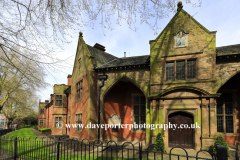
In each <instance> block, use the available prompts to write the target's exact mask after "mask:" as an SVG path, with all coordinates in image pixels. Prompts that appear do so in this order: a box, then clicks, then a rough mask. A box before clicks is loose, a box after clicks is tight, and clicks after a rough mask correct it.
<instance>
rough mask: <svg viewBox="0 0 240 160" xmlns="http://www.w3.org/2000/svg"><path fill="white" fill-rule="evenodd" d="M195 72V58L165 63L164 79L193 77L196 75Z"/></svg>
mask: <svg viewBox="0 0 240 160" xmlns="http://www.w3.org/2000/svg"><path fill="white" fill-rule="evenodd" d="M175 64H176V66H175ZM196 72H197V70H196V59H195V60H184V61H174V62H167V63H166V81H170V80H185V79H194V78H196V75H197V74H196ZM175 73H176V75H175ZM175 76H176V78H175Z"/></svg>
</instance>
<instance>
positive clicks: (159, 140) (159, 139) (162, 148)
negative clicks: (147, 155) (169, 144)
mask: <svg viewBox="0 0 240 160" xmlns="http://www.w3.org/2000/svg"><path fill="white" fill-rule="evenodd" d="M155 144H156V145H158V146H160V147H158V146H156V145H154V150H155V151H161V152H165V144H164V140H163V137H162V134H161V133H158V135H157V138H156V140H155Z"/></svg>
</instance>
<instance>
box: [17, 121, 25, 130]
mask: <svg viewBox="0 0 240 160" xmlns="http://www.w3.org/2000/svg"><path fill="white" fill-rule="evenodd" d="M24 126H25V123H24V122H19V123H18V124H17V126H16V127H17V129H20V128H23V127H24Z"/></svg>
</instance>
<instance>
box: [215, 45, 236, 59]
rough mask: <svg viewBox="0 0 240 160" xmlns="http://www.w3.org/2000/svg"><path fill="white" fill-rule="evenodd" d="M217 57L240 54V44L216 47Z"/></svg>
mask: <svg viewBox="0 0 240 160" xmlns="http://www.w3.org/2000/svg"><path fill="white" fill-rule="evenodd" d="M216 52H217V56H224V55H233V54H240V44H235V45H230V46H222V47H216Z"/></svg>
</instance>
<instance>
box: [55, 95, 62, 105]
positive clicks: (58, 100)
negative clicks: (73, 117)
mask: <svg viewBox="0 0 240 160" xmlns="http://www.w3.org/2000/svg"><path fill="white" fill-rule="evenodd" d="M57 96H62V98H59V99H57ZM57 102H58V103H59V102H61V103H62V105H58V103H57ZM54 103H55V104H54V106H63V94H55V95H54ZM61 103H60V104H61Z"/></svg>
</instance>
